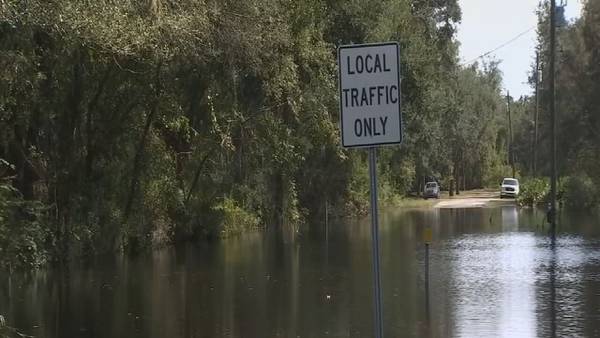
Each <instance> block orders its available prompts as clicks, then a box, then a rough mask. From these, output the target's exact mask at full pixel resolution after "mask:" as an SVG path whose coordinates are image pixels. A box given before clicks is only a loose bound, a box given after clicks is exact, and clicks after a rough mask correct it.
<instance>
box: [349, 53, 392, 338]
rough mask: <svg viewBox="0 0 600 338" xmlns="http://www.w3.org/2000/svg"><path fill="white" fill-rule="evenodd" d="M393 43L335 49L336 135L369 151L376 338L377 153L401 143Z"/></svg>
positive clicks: (378, 330)
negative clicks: (337, 101)
mask: <svg viewBox="0 0 600 338" xmlns="http://www.w3.org/2000/svg"><path fill="white" fill-rule="evenodd" d="M399 49H400V48H399V46H398V44H397V43H395V42H388V43H378V44H364V45H349V46H341V47H340V48H339V49H338V67H339V86H340V130H341V136H342V146H343V147H345V148H369V175H370V181H371V223H372V226H371V238H372V253H373V299H374V301H373V303H374V304H373V306H374V312H375V313H374V326H375V337H376V338H382V337H383V319H382V303H381V298H382V296H381V271H380V267H379V256H380V249H379V221H378V214H377V212H378V211H377V147H378V146H381V145H397V144H400V143H402V115H401V100H400V52H399Z"/></svg>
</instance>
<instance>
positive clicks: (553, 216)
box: [549, 0, 556, 235]
mask: <svg viewBox="0 0 600 338" xmlns="http://www.w3.org/2000/svg"><path fill="white" fill-rule="evenodd" d="M555 53H556V0H550V69H549V76H550V88H549V94H550V135H551V137H550V138H551V149H552V150H551V152H552V164H551V178H550V203H551V205H550V217H549V218H550V224H551V231H552V235H554V234H555V231H556V103H555V96H556V92H555V90H556V88H555V84H554V80H555V79H554V75H555V66H556V65H555V62H556V55H555Z"/></svg>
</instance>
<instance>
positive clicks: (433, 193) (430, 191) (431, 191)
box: [423, 182, 440, 199]
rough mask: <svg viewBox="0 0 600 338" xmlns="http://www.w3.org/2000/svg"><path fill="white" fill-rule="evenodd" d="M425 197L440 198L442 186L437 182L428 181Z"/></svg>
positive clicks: (424, 192)
mask: <svg viewBox="0 0 600 338" xmlns="http://www.w3.org/2000/svg"><path fill="white" fill-rule="evenodd" d="M423 197H424V198H425V199H427V198H440V186H439V184H437V182H428V183H427V184H425V191H423Z"/></svg>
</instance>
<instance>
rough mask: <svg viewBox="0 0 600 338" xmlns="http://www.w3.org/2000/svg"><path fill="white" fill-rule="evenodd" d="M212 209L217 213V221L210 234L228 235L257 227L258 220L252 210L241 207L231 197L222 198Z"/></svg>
mask: <svg viewBox="0 0 600 338" xmlns="http://www.w3.org/2000/svg"><path fill="white" fill-rule="evenodd" d="M212 210H213V211H214V212H216V213H217V218H218V223H217V225H216V229H213V232H214V233H213V234H210V235H212V236H217V237H230V236H234V235H239V234H241V233H242V232H245V231H249V230H255V229H258V228H259V225H260V220H259V218H258V217H257V216H256V215H254V214H253V213H252V212H250V211H248V210H246V209H244V208H242V207H241V206H239V205H238V204H237V202H236V201H235V200H234V199H232V198H228V197H226V198H224V199H223V200H222V201H220V202H219V203H217V205H215V206H214V207H213V208H212Z"/></svg>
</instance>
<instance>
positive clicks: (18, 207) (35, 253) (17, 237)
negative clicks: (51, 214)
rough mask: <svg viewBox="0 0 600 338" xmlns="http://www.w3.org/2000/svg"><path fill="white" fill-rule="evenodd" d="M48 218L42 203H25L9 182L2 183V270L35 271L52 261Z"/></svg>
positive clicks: (0, 209) (0, 211)
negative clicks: (49, 250)
mask: <svg viewBox="0 0 600 338" xmlns="http://www.w3.org/2000/svg"><path fill="white" fill-rule="evenodd" d="M44 215H45V209H44V207H43V205H42V204H41V203H40V202H35V201H26V200H24V199H23V197H22V196H21V194H20V193H19V192H18V190H17V189H15V188H14V187H13V186H12V185H11V184H10V183H8V182H7V180H4V181H0V268H5V269H8V270H9V271H10V270H12V269H31V268H35V267H38V266H40V265H41V264H43V263H44V262H45V261H46V260H47V259H48V252H47V251H46V250H45V249H46V245H45V242H46V240H48V239H49V232H48V231H47V227H46V226H44V222H43V221H44V220H45V217H44Z"/></svg>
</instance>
